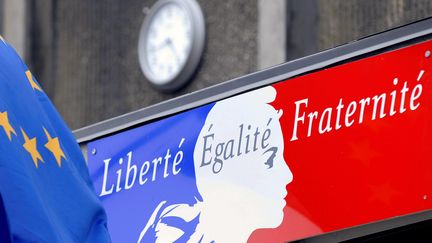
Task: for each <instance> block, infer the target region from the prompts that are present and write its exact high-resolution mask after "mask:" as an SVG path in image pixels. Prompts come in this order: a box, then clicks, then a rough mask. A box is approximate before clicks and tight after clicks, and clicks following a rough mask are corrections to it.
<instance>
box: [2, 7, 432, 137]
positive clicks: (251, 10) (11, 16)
mask: <svg viewBox="0 0 432 243" xmlns="http://www.w3.org/2000/svg"><path fill="white" fill-rule="evenodd" d="M155 2H156V1H155V0H126V1H115V0H109V1H83V0H79V1H77V0H62V1H57V0H43V1H36V0H0V9H1V11H0V18H1V21H0V23H1V26H0V31H1V32H2V34H3V36H4V37H5V38H6V39H7V40H8V41H9V42H10V43H12V44H13V45H14V47H15V48H16V49H17V51H18V52H19V53H20V55H22V56H23V57H24V58H25V60H26V62H27V63H28V65H29V66H30V69H31V70H32V72H33V73H34V75H35V76H36V77H37V78H38V80H39V82H40V83H41V85H42V86H43V88H44V89H45V91H46V92H47V93H48V95H49V96H50V97H51V99H52V100H53V102H54V103H55V105H56V107H57V108H58V109H59V111H60V113H61V114H62V116H63V117H64V119H65V120H66V122H67V123H68V124H69V126H70V127H71V128H72V129H77V128H80V127H83V126H87V125H90V124H93V123H96V122H98V121H102V120H105V119H109V118H112V117H115V116H119V115H122V114H124V113H127V112H131V111H134V110H137V109H140V108H143V107H147V106H150V105H153V104H156V103H159V102H162V101H164V100H167V99H170V98H173V97H177V96H180V95H184V94H187V93H190V92H193V91H196V90H200V89H203V88H206V87H209V86H212V85H215V84H218V83H221V82H224V81H227V80H230V79H233V78H236V77H239V76H242V75H246V74H249V73H253V72H255V71H258V70H261V69H265V68H267V67H270V66H273V65H277V64H279V63H283V62H287V61H289V60H293V59H296V58H300V57H303V56H306V55H310V54H313V53H316V52H318V51H320V50H325V49H328V48H332V47H334V46H338V45H341V44H344V43H347V42H350V41H354V40H357V39H359V38H362V37H365V36H368V35H371V34H374V33H378V32H382V31H385V30H388V29H390V28H394V27H397V26H401V25H404V24H407V23H410V22H413V21H416V20H420V19H423V18H427V17H429V16H431V15H432V2H431V1H428V0H418V1H409V0H385V1H373V0H366V1H365V0H353V1H344V0H335V1H324V0H308V1H301V0H272V1H268V0H267V1H266V0H256V1H247V0H227V1H222V2H221V1H205V0H198V3H199V5H200V7H201V9H202V11H203V13H204V18H205V26H206V41H205V48H204V53H203V56H202V59H201V62H200V65H199V67H198V69H197V71H196V73H195V75H194V76H193V77H192V79H191V80H190V82H189V83H188V84H187V85H186V86H185V87H184V88H182V89H180V90H179V91H177V92H174V93H162V92H160V91H157V90H155V89H154V88H153V87H152V86H151V85H150V84H149V82H148V81H147V80H146V78H145V76H144V75H143V73H142V71H141V69H140V65H139V62H138V52H137V47H138V38H139V33H140V28H141V25H142V23H143V20H144V18H145V16H146V12H148V9H149V8H151V6H153V4H154V3H155Z"/></svg>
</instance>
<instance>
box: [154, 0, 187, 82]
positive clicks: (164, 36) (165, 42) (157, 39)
mask: <svg viewBox="0 0 432 243" xmlns="http://www.w3.org/2000/svg"><path fill="white" fill-rule="evenodd" d="M191 45H192V24H191V20H190V19H189V16H188V14H187V13H186V11H185V9H183V8H182V7H181V6H179V5H177V4H175V3H167V4H164V5H163V6H162V7H161V8H160V9H159V11H157V12H156V13H155V15H154V16H153V18H152V20H151V23H150V28H149V33H148V36H147V42H146V51H147V57H146V58H147V63H148V67H149V69H150V71H151V72H152V74H154V76H155V81H156V82H157V83H159V84H164V83H166V82H168V81H169V80H171V79H173V78H174V77H175V76H176V75H177V74H178V73H179V72H180V70H181V69H182V67H183V66H184V65H185V63H186V60H187V58H188V56H189V53H190V47H191Z"/></svg>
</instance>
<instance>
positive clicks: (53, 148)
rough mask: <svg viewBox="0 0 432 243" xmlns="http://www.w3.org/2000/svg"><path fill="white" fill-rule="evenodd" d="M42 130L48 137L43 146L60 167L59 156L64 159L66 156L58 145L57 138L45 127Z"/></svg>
mask: <svg viewBox="0 0 432 243" xmlns="http://www.w3.org/2000/svg"><path fill="white" fill-rule="evenodd" d="M44 131H45V135H46V136H47V138H48V142H47V143H46V144H45V147H46V148H47V149H48V150H49V151H50V152H51V153H52V154H53V155H54V157H55V159H56V161H57V164H58V166H59V167H61V158H62V157H63V158H64V159H66V157H65V155H64V153H63V150H62V149H61V147H60V142H59V139H58V138H57V137H55V138H52V137H51V135H50V134H49V133H48V131H47V130H46V129H45V128H44Z"/></svg>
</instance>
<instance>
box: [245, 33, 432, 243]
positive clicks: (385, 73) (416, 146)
mask: <svg viewBox="0 0 432 243" xmlns="http://www.w3.org/2000/svg"><path fill="white" fill-rule="evenodd" d="M427 50H432V42H431V41H428V42H424V43H420V44H416V45H414V46H410V47H406V48H403V49H399V50H396V51H391V52H387V53H384V54H380V55H377V56H373V57H369V58H366V59H362V60H359V61H355V62H351V63H347V64H344V65H340V66H336V67H332V68H329V69H326V70H322V71H319V72H315V73H311V74H308V75H305V76H301V77H298V78H294V79H291V80H287V81H284V82H280V83H277V84H275V85H274V87H275V88H276V90H277V92H278V94H277V99H276V101H275V102H274V104H273V105H274V107H275V108H276V109H282V110H283V111H284V113H283V116H282V118H281V125H282V130H283V133H284V140H285V151H284V156H285V160H286V161H287V163H288V166H289V167H290V169H291V171H292V173H293V175H294V180H293V181H292V182H291V183H290V184H289V185H288V186H287V191H288V196H287V198H286V201H287V207H286V208H285V210H284V213H285V217H284V220H283V222H282V224H281V226H280V227H278V228H276V229H262V230H257V231H255V232H254V234H253V235H252V236H251V237H250V239H249V242H269V241H272V242H283V241H286V240H295V239H300V238H305V237H310V236H314V235H317V234H321V233H324V232H331V231H335V230H340V229H344V228H349V227H353V226H357V225H361V224H366V223H371V222H374V221H378V220H384V219H389V218H392V217H396V216H401V215H406V214H410V213H414V212H419V211H423V210H426V209H431V207H432V154H431V153H430V150H431V149H430V148H432V139H431V138H432V136H431V135H432V130H431V124H432V110H431V109H432V104H431V99H432V68H431V59H432V57H430V58H427V57H425V52H426V51H427ZM395 79H397V80H395ZM375 96H376V97H375ZM382 96H384V98H385V104H384V106H383V107H381V102H382V100H381V99H384V98H383V97H382ZM374 97H375V98H374ZM380 97H381V98H380ZM306 98H307V99H308V100H307V105H306V103H305V102H306V101H305V100H304V99H306ZM368 98H369V104H367V100H368ZM296 102H297V105H296ZM351 103H353V104H351ZM354 103H355V104H354ZM362 105H363V108H362ZM375 105H376V108H374V106H375ZM338 106H339V109H338ZM374 109H375V115H374ZM296 110H297V111H296ZM315 111H317V113H314V112H315ZM296 112H297V113H298V114H296ZM330 113H331V114H330ZM338 113H339V115H338ZM309 114H311V115H309ZM314 114H316V116H315V115H314ZM302 115H304V123H303V122H302V121H301V116H302ZM296 117H297V120H296ZM299 117H300V118H299ZM310 117H311V118H312V125H311V128H309V125H310V123H311V122H310ZM315 117H316V118H315ZM296 121H297V122H296ZM295 124H297V128H295ZM309 130H310V136H308V133H309ZM293 133H296V134H294V135H296V136H294V137H293ZM295 137H297V138H298V139H295Z"/></svg>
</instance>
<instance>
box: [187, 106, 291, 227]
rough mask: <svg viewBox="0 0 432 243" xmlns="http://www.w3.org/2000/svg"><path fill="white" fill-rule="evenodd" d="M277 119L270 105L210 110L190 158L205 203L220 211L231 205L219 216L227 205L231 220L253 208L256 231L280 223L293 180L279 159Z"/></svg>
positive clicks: (280, 140)
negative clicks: (192, 158)
mask: <svg viewBox="0 0 432 243" xmlns="http://www.w3.org/2000/svg"><path fill="white" fill-rule="evenodd" d="M280 115H281V114H278V113H277V111H276V110H275V109H274V108H273V107H272V106H270V105H268V104H262V103H261V104H260V103H257V104H255V105H254V104H253V103H251V102H245V103H243V102H242V100H238V102H236V100H235V99H234V100H233V102H221V103H217V104H216V105H215V106H214V107H213V109H212V111H211V112H210V113H209V115H208V117H207V120H206V123H205V125H204V127H203V129H202V131H201V133H200V135H199V137H198V142H197V145H196V149H195V154H194V158H195V172H196V175H197V186H198V188H199V191H200V193H201V194H202V196H203V200H204V203H213V204H214V205H221V207H222V205H224V203H222V201H224V202H226V201H229V202H231V203H230V204H229V205H224V207H225V208H221V209H219V210H220V211H219V212H224V211H227V207H229V208H230V209H232V212H230V214H231V215H233V216H234V215H235V214H240V212H241V211H245V212H244V213H246V214H247V213H249V214H251V210H253V214H252V215H256V220H257V225H259V226H260V227H277V226H278V225H279V224H280V223H281V222H282V219H283V208H284V206H285V199H284V198H285V196H286V194H287V191H286V185H287V184H288V183H290V182H291V181H292V178H293V176H292V173H291V171H290V170H289V168H288V166H287V164H286V162H285V160H284V156H283V154H284V140H283V136H282V130H281V126H280V123H279V118H280ZM206 201H207V202H206ZM233 208H235V209H233ZM229 211H231V210H229ZM221 214H222V213H221ZM221 216H222V215H221ZM239 217H242V216H241V215H239ZM248 218H250V215H248ZM249 220H255V219H253V218H250V219H249Z"/></svg>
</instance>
